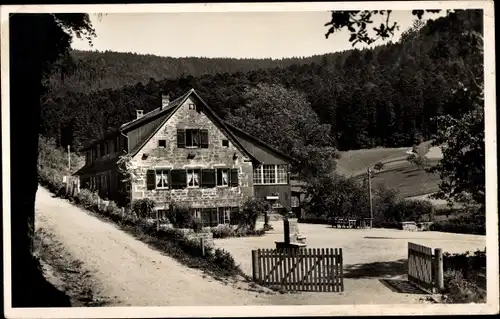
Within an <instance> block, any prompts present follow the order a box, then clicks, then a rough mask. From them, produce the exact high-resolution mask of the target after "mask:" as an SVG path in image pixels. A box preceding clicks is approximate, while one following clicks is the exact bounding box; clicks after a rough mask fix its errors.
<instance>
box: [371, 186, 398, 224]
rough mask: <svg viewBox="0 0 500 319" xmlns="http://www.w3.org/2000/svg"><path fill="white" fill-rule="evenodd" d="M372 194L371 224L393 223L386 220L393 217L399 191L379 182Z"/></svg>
mask: <svg viewBox="0 0 500 319" xmlns="http://www.w3.org/2000/svg"><path fill="white" fill-rule="evenodd" d="M373 195H374V196H373V226H374V227H385V226H378V225H382V224H387V223H393V222H388V221H389V220H393V219H394V218H393V216H392V215H393V212H394V210H395V207H396V204H397V203H398V200H399V192H398V191H397V190H396V189H394V188H390V187H387V186H386V185H385V184H380V185H379V186H377V188H376V189H375V190H374V194H373ZM376 225H377V226H376ZM391 228H392V227H391Z"/></svg>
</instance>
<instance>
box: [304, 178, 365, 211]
mask: <svg viewBox="0 0 500 319" xmlns="http://www.w3.org/2000/svg"><path fill="white" fill-rule="evenodd" d="M306 198H308V200H307V202H306V203H305V204H304V210H305V212H306V213H307V214H308V215H317V216H324V215H326V216H328V217H348V216H349V217H357V216H360V217H361V216H363V217H364V216H367V214H368V212H369V211H370V209H369V200H368V194H367V192H366V189H365V188H364V187H363V185H361V184H360V183H359V182H358V181H357V180H355V179H353V178H347V177H345V176H342V175H340V174H335V173H333V174H329V175H323V176H321V177H317V178H314V179H313V178H311V179H310V180H309V181H308V184H307V187H306Z"/></svg>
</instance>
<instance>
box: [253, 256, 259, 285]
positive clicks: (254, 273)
mask: <svg viewBox="0 0 500 319" xmlns="http://www.w3.org/2000/svg"><path fill="white" fill-rule="evenodd" d="M257 262H258V261H257V251H256V250H252V277H253V281H257Z"/></svg>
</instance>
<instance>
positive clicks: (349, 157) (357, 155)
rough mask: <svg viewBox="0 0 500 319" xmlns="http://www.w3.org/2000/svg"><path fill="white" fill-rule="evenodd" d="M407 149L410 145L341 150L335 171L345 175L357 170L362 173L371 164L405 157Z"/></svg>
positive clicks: (353, 173) (354, 172) (352, 173)
mask: <svg viewBox="0 0 500 319" xmlns="http://www.w3.org/2000/svg"><path fill="white" fill-rule="evenodd" d="M408 149H410V147H400V148H383V147H379V148H372V149H362V150H352V151H346V152H342V153H341V157H340V158H339V159H338V160H337V172H339V173H340V174H344V175H347V176H350V175H355V174H356V173H358V172H361V173H362V172H364V171H366V168H367V167H369V166H373V165H375V164H376V163H377V162H381V161H390V160H394V159H398V158H403V159H404V158H406V154H405V152H406V151H407V150H408Z"/></svg>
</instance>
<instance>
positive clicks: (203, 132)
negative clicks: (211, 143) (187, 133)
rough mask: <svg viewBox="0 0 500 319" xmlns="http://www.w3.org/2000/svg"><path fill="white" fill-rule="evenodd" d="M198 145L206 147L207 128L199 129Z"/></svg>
mask: <svg viewBox="0 0 500 319" xmlns="http://www.w3.org/2000/svg"><path fill="white" fill-rule="evenodd" d="M200 146H201V148H208V130H207V129H201V130H200Z"/></svg>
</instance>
